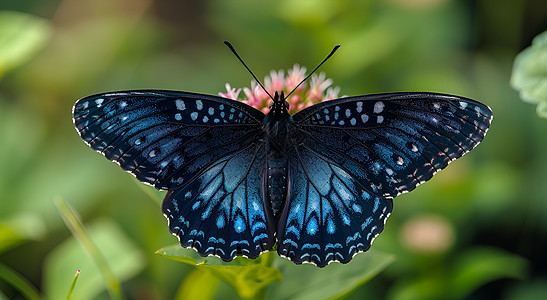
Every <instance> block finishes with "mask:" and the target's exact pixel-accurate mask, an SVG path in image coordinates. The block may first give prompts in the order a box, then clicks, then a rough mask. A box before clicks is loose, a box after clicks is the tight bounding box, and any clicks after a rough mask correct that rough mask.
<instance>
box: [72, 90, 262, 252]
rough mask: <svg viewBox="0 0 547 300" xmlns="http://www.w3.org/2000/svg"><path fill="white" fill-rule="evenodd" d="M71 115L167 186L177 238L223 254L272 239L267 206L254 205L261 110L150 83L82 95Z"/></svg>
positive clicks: (133, 168)
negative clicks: (149, 88) (146, 86)
mask: <svg viewBox="0 0 547 300" xmlns="http://www.w3.org/2000/svg"><path fill="white" fill-rule="evenodd" d="M73 117H74V125H75V127H76V129H77V131H78V133H79V134H80V136H81V137H82V139H83V140H84V141H85V142H86V143H87V144H88V145H89V146H90V147H91V148H93V149H94V150H96V151H98V152H100V153H101V154H103V155H104V156H105V157H106V158H107V159H109V160H111V161H114V162H116V163H117V164H119V165H120V166H121V168H122V169H124V170H125V171H127V172H129V173H131V174H133V175H134V176H135V177H136V178H137V179H139V180H140V181H142V182H144V183H147V184H150V185H153V186H154V187H156V188H158V189H168V190H170V192H169V193H168V194H167V196H166V198H165V200H164V204H163V212H164V214H165V215H166V217H167V218H168V220H169V229H170V231H171V233H173V234H174V235H177V236H178V237H179V240H180V241H181V244H182V245H183V246H187V247H190V246H193V247H194V248H196V249H197V250H198V252H199V253H200V254H201V255H211V254H213V255H218V256H220V257H221V258H223V259H224V260H229V259H231V258H233V256H234V255H236V254H240V253H243V254H247V255H248V256H250V257H253V256H258V254H257V253H259V252H257V251H262V250H263V249H264V248H265V247H266V248H267V246H268V245H269V246H271V244H273V241H272V239H273V233H272V231H273V229H272V228H273V227H272V226H271V225H266V224H268V221H267V220H269V216H268V213H267V212H265V211H264V208H263V205H257V204H261V203H262V202H261V201H258V200H257V199H258V198H260V196H261V185H260V182H257V180H256V178H260V177H259V175H260V174H259V173H260V171H261V168H262V166H263V164H264V157H263V156H264V155H263V153H261V152H260V151H259V149H261V147H262V148H263V145H261V143H262V142H263V140H264V137H263V136H264V133H263V130H262V129H261V128H262V119H263V118H264V114H263V113H262V112H260V111H258V110H256V109H254V108H252V107H250V106H248V105H246V104H243V103H241V102H238V101H233V100H230V99H225V98H220V97H215V96H208V95H201V94H192V93H184V92H174V91H155V90H154V91H128V92H115V93H105V94H98V95H93V96H88V97H85V98H82V99H80V100H78V102H76V104H75V105H74V108H73ZM251 162H252V163H251ZM242 174H245V176H243V175H242ZM251 176H255V177H252V178H251ZM242 189H243V190H244V192H243V191H242ZM257 197H258V198H257ZM257 201H258V202H257ZM251 208H252V209H251ZM190 212H193V213H194V215H195V216H194V215H192V216H190V215H189V213H190ZM221 218H224V219H222V220H223V221H222V220H221ZM221 222H224V226H220V225H222V224H221ZM212 225H215V226H212ZM211 226H212V227H211ZM227 228H231V229H232V231H226V230H228V229H227ZM187 229H188V230H187ZM223 230H225V231H223ZM233 231H235V233H234V232H233ZM222 239H224V240H222ZM221 240H222V242H224V244H223V243H221ZM215 241H216V242H215ZM245 242H247V244H245ZM234 243H235V244H236V246H235V249H236V251H235V252H234V251H233V249H232V247H233V244H234ZM211 245H213V246H212V247H213V248H212V249H210V247H211ZM268 249H269V248H268ZM268 249H266V250H268Z"/></svg>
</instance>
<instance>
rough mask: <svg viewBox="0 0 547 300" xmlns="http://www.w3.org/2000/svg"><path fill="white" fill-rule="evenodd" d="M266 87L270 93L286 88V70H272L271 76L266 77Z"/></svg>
mask: <svg viewBox="0 0 547 300" xmlns="http://www.w3.org/2000/svg"><path fill="white" fill-rule="evenodd" d="M264 87H265V88H266V90H268V93H270V95H273V94H274V93H275V92H276V91H278V92H279V91H282V90H283V89H284V88H285V71H283V70H279V71H277V72H276V71H274V70H272V71H270V76H269V77H268V76H266V77H264Z"/></svg>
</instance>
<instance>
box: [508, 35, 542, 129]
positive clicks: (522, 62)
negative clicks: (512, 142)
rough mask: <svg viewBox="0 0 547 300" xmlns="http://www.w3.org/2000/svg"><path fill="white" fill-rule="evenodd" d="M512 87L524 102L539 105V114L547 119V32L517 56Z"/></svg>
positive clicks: (536, 38) (537, 37)
mask: <svg viewBox="0 0 547 300" xmlns="http://www.w3.org/2000/svg"><path fill="white" fill-rule="evenodd" d="M511 85H512V86H513V88H514V89H516V90H517V91H519V95H520V98H521V99H522V101H524V102H528V103H532V104H537V114H538V115H539V116H540V117H542V118H546V119H547V31H544V32H543V33H541V34H539V35H538V36H536V37H535V38H534V40H533V42H532V46H530V47H528V48H526V49H524V50H522V52H521V53H519V54H518V55H517V57H516V58H515V64H514V66H513V74H512V76H511Z"/></svg>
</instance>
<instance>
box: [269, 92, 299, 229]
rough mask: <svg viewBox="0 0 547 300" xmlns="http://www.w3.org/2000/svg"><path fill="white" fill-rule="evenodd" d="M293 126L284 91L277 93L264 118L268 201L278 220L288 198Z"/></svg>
mask: <svg viewBox="0 0 547 300" xmlns="http://www.w3.org/2000/svg"><path fill="white" fill-rule="evenodd" d="M292 126H293V120H292V117H291V116H290V114H289V104H288V103H287V102H286V101H285V97H284V95H283V92H281V95H279V94H278V93H277V92H276V93H275V96H274V99H273V102H272V105H271V106H270V112H269V113H268V115H266V117H265V118H264V130H265V132H266V143H265V147H266V153H267V158H266V162H265V163H266V170H267V171H266V174H265V181H266V183H267V185H266V186H267V187H268V190H267V201H268V202H269V204H270V205H271V208H272V212H273V215H274V217H275V219H276V221H277V220H278V219H279V215H280V213H281V210H282V209H283V205H284V203H285V202H286V198H287V187H288V174H287V172H288V169H289V168H288V159H287V157H288V156H287V137H288V134H289V132H290V129H291V127H292Z"/></svg>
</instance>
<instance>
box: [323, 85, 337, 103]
mask: <svg viewBox="0 0 547 300" xmlns="http://www.w3.org/2000/svg"><path fill="white" fill-rule="evenodd" d="M339 93H340V87H339V86H337V87H329V88H328V89H327V92H326V93H325V97H324V99H323V101H327V100H334V99H337V98H340V97H338V94H339Z"/></svg>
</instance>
